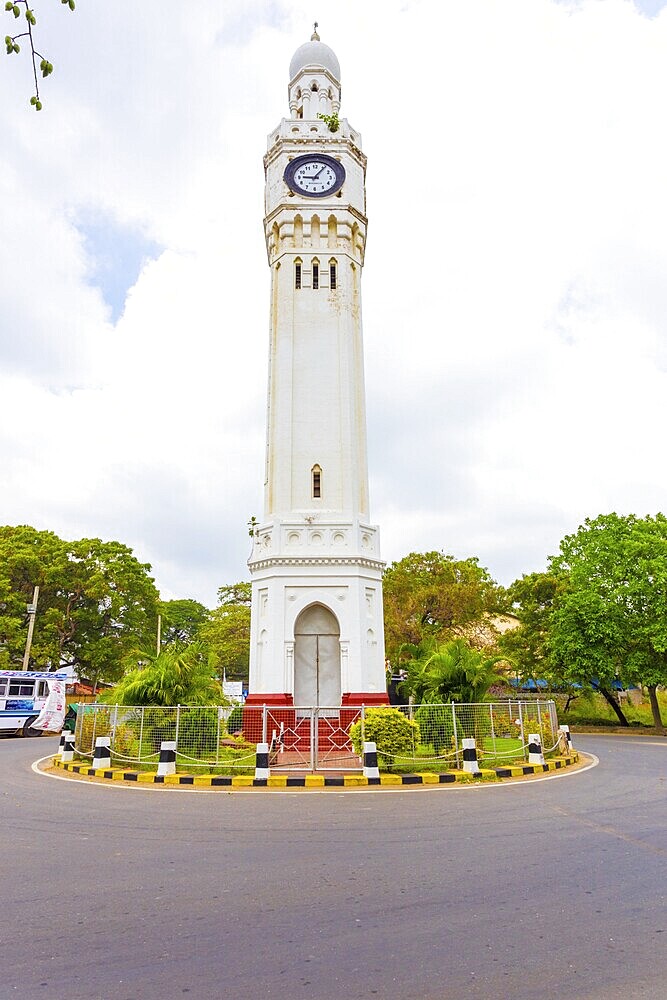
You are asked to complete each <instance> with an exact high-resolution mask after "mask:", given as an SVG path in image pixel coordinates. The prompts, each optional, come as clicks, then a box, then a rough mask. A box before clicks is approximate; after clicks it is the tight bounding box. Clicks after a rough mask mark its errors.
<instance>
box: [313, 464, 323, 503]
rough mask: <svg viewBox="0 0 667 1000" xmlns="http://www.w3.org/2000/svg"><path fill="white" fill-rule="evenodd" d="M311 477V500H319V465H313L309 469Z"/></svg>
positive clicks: (320, 486)
mask: <svg viewBox="0 0 667 1000" xmlns="http://www.w3.org/2000/svg"><path fill="white" fill-rule="evenodd" d="M310 474H311V478H312V487H313V488H312V492H313V500H319V499H320V498H321V496H322V469H321V468H320V466H319V465H314V466H313V467H312V469H311V470H310Z"/></svg>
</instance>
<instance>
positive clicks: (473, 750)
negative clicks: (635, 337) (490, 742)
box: [462, 738, 479, 774]
mask: <svg viewBox="0 0 667 1000" xmlns="http://www.w3.org/2000/svg"><path fill="white" fill-rule="evenodd" d="M462 743H463V770H464V771H469V772H470V773H471V774H477V773H478V772H479V764H478V763H477V744H476V743H475V741H474V740H473V739H472V738H469V739H465V740H462Z"/></svg>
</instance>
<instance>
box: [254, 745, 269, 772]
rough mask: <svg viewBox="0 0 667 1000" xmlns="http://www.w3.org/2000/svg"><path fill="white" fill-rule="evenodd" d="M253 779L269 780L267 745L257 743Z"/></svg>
mask: <svg viewBox="0 0 667 1000" xmlns="http://www.w3.org/2000/svg"><path fill="white" fill-rule="evenodd" d="M255 777H256V778H269V777H271V771H270V769H269V744H268V743H258V744H257V754H256V756H255Z"/></svg>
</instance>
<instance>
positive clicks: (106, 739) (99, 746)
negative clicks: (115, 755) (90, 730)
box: [93, 736, 111, 771]
mask: <svg viewBox="0 0 667 1000" xmlns="http://www.w3.org/2000/svg"><path fill="white" fill-rule="evenodd" d="M93 767H94V768H95V770H96V771H97V770H98V769H100V770H103V769H104V768H105V767H111V737H110V736H98V737H97V739H96V740H95V750H94V752H93Z"/></svg>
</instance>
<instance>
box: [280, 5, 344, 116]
mask: <svg viewBox="0 0 667 1000" xmlns="http://www.w3.org/2000/svg"><path fill="white" fill-rule="evenodd" d="M289 75H290V83H289V91H288V92H289V102H290V111H291V114H292V118H307V119H316V118H317V116H318V114H329V115H330V114H337V113H338V110H339V108H340V63H339V62H338V59H337V57H336V53H335V52H334V51H333V49H330V48H329V46H328V45H325V44H324V42H322V41H320V36H319V35H318V33H317V22H315V29H314V31H313V33H312V35H311V36H310V41H309V42H305V43H304V44H303V45H300V46H299V48H298V49H297V50H296V52H295V53H294V55H293V56H292V60H291V62H290V64H289Z"/></svg>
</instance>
